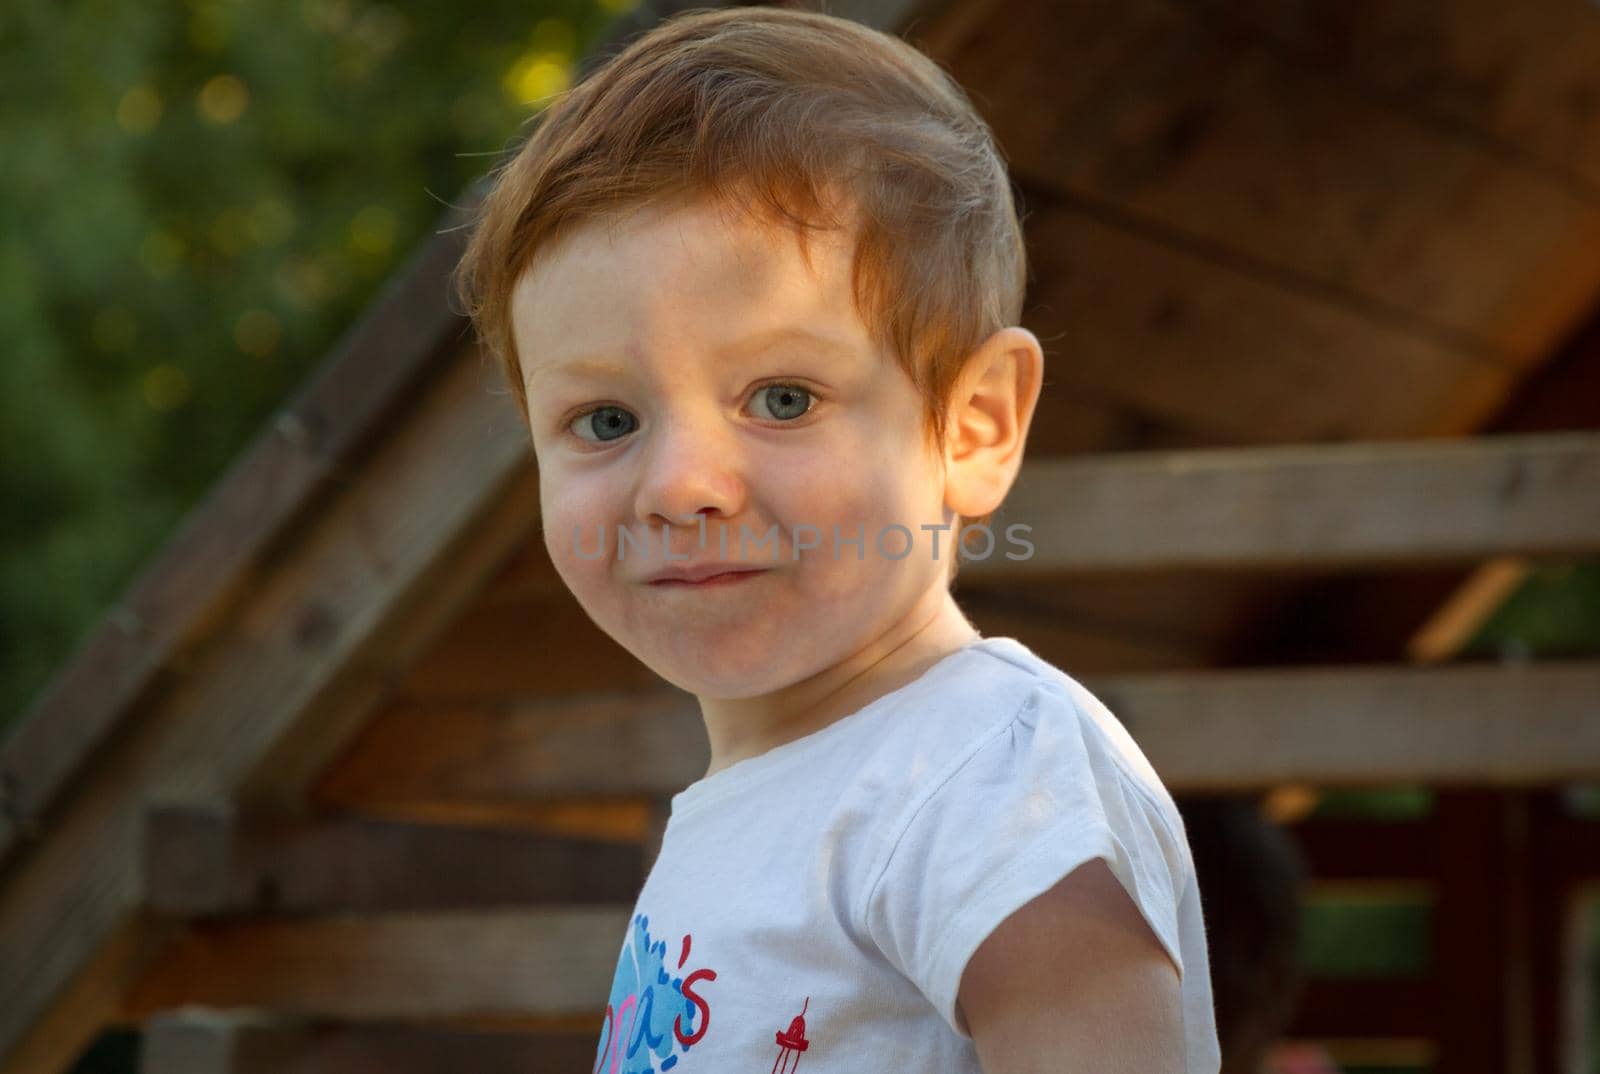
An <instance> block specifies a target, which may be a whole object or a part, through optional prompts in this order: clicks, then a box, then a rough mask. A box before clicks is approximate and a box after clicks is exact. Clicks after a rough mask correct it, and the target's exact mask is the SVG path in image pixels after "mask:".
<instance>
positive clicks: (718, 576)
mask: <svg viewBox="0 0 1600 1074" xmlns="http://www.w3.org/2000/svg"><path fill="white" fill-rule="evenodd" d="M766 573H767V571H766V568H764V567H762V568H758V569H755V570H749V569H745V570H731V571H718V572H717V573H715V574H706V575H702V576H700V577H692V576H691V577H684V576H674V575H663V576H662V577H659V578H652V579H650V584H651V585H652V586H656V587H659V588H662V589H668V588H672V589H712V588H716V587H720V586H730V585H738V584H739V583H740V582H745V581H749V580H750V579H752V578H755V577H757V576H758V575H762V574H766Z"/></svg>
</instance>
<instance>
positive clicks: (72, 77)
mask: <svg viewBox="0 0 1600 1074" xmlns="http://www.w3.org/2000/svg"><path fill="white" fill-rule="evenodd" d="M632 4H633V0H536V2H535V3H534V4H531V5H530V4H527V3H513V2H510V0H484V2H482V3H478V4H475V5H472V6H470V7H468V8H465V9H463V8H462V7H461V6H460V5H457V4H451V3H444V2H438V0H412V2H408V3H404V4H391V3H382V2H376V0H266V2H262V3H253V4H245V3H240V2H236V0H183V2H178V3H173V4H166V5H154V6H151V5H127V4H119V3H113V2H110V0H84V2H82V3H76V4H65V5H63V4H55V3H48V2H45V0H11V2H10V3H8V4H7V11H6V14H5V15H4V16H3V17H0V296H3V297H0V338H3V339H4V344H3V345H0V347H3V353H4V361H0V474H3V479H4V482H5V489H6V505H7V509H6V511H5V512H4V516H3V521H0V733H3V732H4V729H5V725H6V724H7V723H8V722H9V721H10V720H11V719H13V718H14V717H15V716H16V715H17V714H18V713H20V712H21V711H22V710H23V709H24V707H25V706H26V703H27V702H28V700H29V699H30V698H31V697H32V696H33V695H34V694H35V693H36V692H37V691H38V690H39V689H40V688H41V687H42V686H43V685H44V684H45V683H46V682H47V681H48V679H49V677H50V676H51V675H52V674H53V673H54V672H55V671H56V669H57V668H58V667H59V666H60V665H61V663H62V662H63V661H64V660H66V659H67V658H68V657H69V656H70V655H71V652H72V651H73V649H74V648H75V647H76V645H77V644H79V643H80V642H81V640H82V638H83V635H84V634H85V633H86V631H87V630H89V629H90V628H91V627H92V626H93V625H94V623H95V621H96V620H97V618H98V617H99V616H100V615H101V614H102V613H103V612H104V610H105V609H106V608H107V607H108V606H109V605H110V604H111V603H112V602H113V601H114V600H115V599H116V597H117V596H118V595H119V593H120V592H121V590H122V589H123V587H125V586H126V585H127V584H128V582H129V581H130V580H131V578H132V576H133V575H134V573H135V572H136V571H137V569H138V568H139V566H140V564H141V563H142V562H143V561H144V560H145V559H146V558H147V557H148V556H149V555H150V554H151V553H152V551H153V550H154V549H155V548H156V547H157V546H158V545H159V543H160V542H161V541H162V540H163V539H164V538H165V537H166V536H167V535H168V534H169V533H170V532H171V531H172V529H173V528H174V526H175V525H176V523H177V522H178V520H179V519H180V518H181V516H182V515H183V513H184V512H185V511H186V510H187V509H188V508H189V507H190V506H191V505H192V504H193V503H194V502H195V501H196V500H197V499H198V498H199V497H200V496H201V495H203V494H204V492H205V490H206V489H207V487H208V486H209V485H210V484H211V483H212V482H213V481H214V480H215V479H216V478H217V477H218V476H219V474H220V473H221V472H222V471H223V470H224V469H225V468H226V466H227V465H228V464H229V463H230V462H231V461H232V459H233V457H234V456H235V455H236V454H237V453H238V451H239V450H240V449H241V448H242V447H243V445H244V444H245V443H246V442H248V440H249V439H250V438H252V437H253V436H254V435H255V434H256V433H257V431H258V429H259V428H260V426H261V424H262V422H263V421H264V420H265V418H266V417H267V415H268V414H269V413H270V412H271V411H272V410H273V409H274V408H275V407H277V406H278V405H280V404H281V403H282V401H283V400H284V399H285V397H287V396H288V395H289V394H290V393H291V392H292V390H293V389H294V388H295V387H296V385H297V384H298V383H299V382H300V381H301V380H302V378H304V377H305V375H306V374H307V372H308V370H309V369H310V367H311V366H313V365H314V364H315V363H316V362H317V361H318V360H319V359H320V358H321V357H322V356H323V354H324V353H325V352H326V351H327V350H328V348H329V347H330V346H331V345H332V343H333V342H334V341H335V340H336V339H337V337H338V336H339V335H340V333H341V332H342V331H343V330H344V329H345V328H347V327H348V326H349V325H350V323H351V322H352V321H353V320H354V319H355V318H356V316H357V315H358V314H359V312H360V310H361V308H362V307H363V305H364V304H365V303H366V302H367V301H368V300H369V299H370V298H371V297H372V296H373V294H374V293H375V291H376V290H377V289H378V287H379V286H380V285H381V284H382V283H383V281H384V279H385V277H386V276H387V275H388V274H389V273H390V272H391V271H393V270H394V268H395V267H396V266H397V265H398V263H399V262H400V261H401V260H402V259H403V258H404V257H405V255H406V254H407V253H408V252H409V251H410V250H411V248H412V247H413V246H414V245H415V244H417V243H418V242H419V241H420V240H421V239H422V238H423V237H424V235H425V233H426V231H427V229H428V228H429V227H430V226H431V225H433V223H434V222H435V221H436V220H437V219H438V217H439V214H440V213H441V212H442V210H443V207H444V205H445V204H447V203H449V202H452V201H454V200H455V199H456V198H457V196H458V195H459V194H460V193H461V191H463V190H464V189H465V188H466V187H467V185H468V184H469V183H470V181H471V180H472V179H474V178H475V177H477V176H478V175H480V174H482V173H483V172H484V171H486V170H488V168H489V167H490V166H491V165H492V164H493V163H494V160H495V158H496V156H497V155H498V154H499V152H500V151H501V150H502V149H503V148H504V147H505V146H506V145H508V144H509V143H510V142H511V140H512V139H513V138H515V137H516V136H517V135H518V134H519V133H520V130H521V124H522V122H523V121H524V120H525V119H526V118H527V117H528V116H529V115H532V114H533V113H535V112H536V111H537V110H538V108H539V107H540V106H541V104H542V102H543V99H545V98H548V97H549V96H550V95H552V94H555V93H558V92H559V91H560V90H562V89H564V88H565V87H566V86H567V85H568V83H569V80H570V79H571V77H572V75H573V70H574V62H575V60H576V58H577V57H579V56H581V55H583V54H584V52H585V51H587V50H588V49H589V48H590V47H591V45H592V44H593V41H594V39H595V38H596V37H597V36H598V34H599V33H600V32H601V31H603V30H604V28H605V27H606V25H607V24H608V23H609V22H611V20H612V19H614V18H615V17H616V16H617V15H619V14H621V13H622V12H623V11H624V10H626V9H627V8H628V7H631V6H632Z"/></svg>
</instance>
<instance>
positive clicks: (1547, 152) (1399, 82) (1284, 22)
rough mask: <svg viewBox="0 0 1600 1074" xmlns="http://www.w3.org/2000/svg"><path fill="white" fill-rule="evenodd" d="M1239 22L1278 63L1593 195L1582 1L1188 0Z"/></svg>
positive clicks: (1596, 160)
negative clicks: (1345, 0)
mask: <svg viewBox="0 0 1600 1074" xmlns="http://www.w3.org/2000/svg"><path fill="white" fill-rule="evenodd" d="M1188 2H1189V3H1192V4H1194V5H1195V6H1197V7H1200V8H1203V9H1204V10H1205V12H1206V18H1207V19H1209V20H1212V21H1214V22H1221V23H1230V24H1234V25H1239V26H1243V27H1248V28H1249V29H1250V31H1252V32H1253V33H1254V34H1256V35H1258V36H1259V38H1260V39H1261V40H1263V41H1264V42H1267V43H1268V44H1269V46H1270V47H1272V48H1273V49H1274V50H1275V51H1277V52H1278V53H1279V54H1280V55H1283V56H1284V57H1285V58H1286V59H1287V60H1288V62H1291V63H1294V64H1297V65H1300V66H1303V67H1305V68H1306V69H1308V70H1313V71H1316V72H1318V73H1320V74H1323V75H1325V76H1326V77H1329V78H1332V79H1336V80H1338V81H1341V82H1345V83H1348V84H1352V85H1355V86H1358V87H1360V88H1361V89H1362V90H1363V91H1364V92H1367V93H1369V94H1372V95H1374V96H1375V97H1377V98H1378V99H1379V100H1381V101H1382V103H1383V104H1384V105H1386V106H1387V107H1389V108H1391V109H1393V110H1395V111H1397V112H1406V113H1410V114H1412V115H1414V116H1416V117H1418V118H1419V119H1422V120H1424V121H1426V122H1429V123H1432V124H1434V125H1436V126H1439V127H1441V128H1445V129H1456V130H1459V131H1461V132H1462V133H1463V134H1464V135H1466V136H1471V137H1477V138H1479V139H1481V140H1482V141H1483V142H1484V143H1485V145H1486V146H1488V147H1489V148H1491V149H1493V150H1494V151H1496V152H1497V153H1499V154H1500V155H1503V156H1507V157H1511V158H1514V159H1516V160H1518V161H1520V162H1523V163H1525V164H1526V165H1527V166H1529V167H1533V168H1537V169H1540V170H1543V171H1545V172H1546V173H1547V174H1549V175H1551V177H1552V178H1555V179H1557V180H1558V181H1563V182H1567V183H1569V184H1570V185H1571V186H1573V188H1574V189H1575V190H1576V191H1577V192H1579V193H1580V194H1584V193H1589V194H1596V193H1600V109H1597V108H1595V107H1593V106H1592V103H1591V104H1590V105H1589V106H1587V107H1586V105H1585V102H1593V101H1595V100H1600V60H1597V57H1600V19H1596V18H1595V15H1594V9H1593V6H1592V5H1590V4H1587V3H1571V2H1568V0H1527V2H1525V3H1521V4H1518V5H1517V6H1516V8H1515V9H1511V8H1509V7H1507V6H1506V5H1504V4H1500V3H1496V2H1495V0H1420V2H1414V3H1407V4H1328V3H1319V2H1317V0H1227V2H1222V0H1188Z"/></svg>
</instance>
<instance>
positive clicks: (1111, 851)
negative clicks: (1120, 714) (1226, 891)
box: [863, 683, 1192, 1038]
mask: <svg viewBox="0 0 1600 1074" xmlns="http://www.w3.org/2000/svg"><path fill="white" fill-rule="evenodd" d="M1090 701H1091V703H1093V704H1098V702H1097V701H1094V700H1093V699H1092V698H1091V699H1090ZM1106 719H1109V717H1108V716H1106V715H1104V714H1102V715H1101V716H1099V717H1096V716H1091V715H1090V713H1089V711H1087V708H1086V706H1085V705H1084V704H1082V703H1080V702H1079V700H1078V699H1076V698H1075V697H1074V696H1073V695H1072V694H1070V693H1069V692H1068V691H1067V690H1066V689H1065V688H1064V687H1061V686H1059V685H1058V684H1055V683H1040V684H1038V685H1037V686H1035V687H1034V688H1033V689H1032V690H1031V691H1030V692H1029V693H1028V696H1027V698H1026V699H1025V700H1024V702H1023V703H1022V706H1021V709H1020V711H1018V712H1017V713H1016V714H1015V716H1014V717H1013V718H1011V719H1010V720H1002V721H1001V722H999V724H998V725H997V726H996V727H994V728H993V729H991V730H988V731H985V732H984V733H983V734H982V735H981V736H980V737H979V739H978V741H976V742H975V743H972V744H970V745H968V746H966V747H963V749H962V751H960V752H959V753H958V754H957V755H956V756H955V757H954V758H952V759H951V761H950V762H949V763H948V764H947V765H946V766H945V768H944V770H943V771H940V772H934V773H929V778H928V779H927V784H926V786H925V787H923V788H921V789H920V790H919V792H918V795H917V796H916V797H913V798H912V799H911V805H910V807H909V809H908V813H909V819H907V820H904V821H903V822H901V823H902V830H901V831H900V832H899V834H898V836H896V837H892V838H891V840H890V843H889V846H890V849H889V851H888V855H887V860H886V861H885V863H884V865H883V867H882V868H881V870H879V871H878V872H877V876H876V879H875V880H874V881H872V882H871V883H870V884H869V888H868V893H867V895H866V897H865V902H864V904H863V907H864V908H863V925H864V928H865V931H866V934H867V936H868V937H869V938H870V939H871V941H872V942H873V943H874V944H875V945H876V946H877V947H878V949H879V950H881V951H882V952H883V954H884V957H885V958H887V959H888V960H889V961H890V963H892V964H893V965H894V966H895V967H896V968H897V969H899V970H900V971H901V972H902V973H904V974H905V975H906V976H907V977H908V978H909V979H910V980H911V981H912V982H913V983H915V984H916V986H917V987H918V988H919V989H921V991H922V992H923V994H924V995H926V996H927V997H928V999H929V1000H930V1001H931V1002H932V1003H933V1005H934V1006H935V1007H936V1008H937V1009H938V1011H939V1012H940V1014H941V1015H943V1017H944V1019H945V1021H946V1022H948V1023H949V1025H950V1027H951V1028H952V1029H953V1030H955V1032H957V1033H958V1034H960V1035H961V1036H963V1037H968V1038H970V1037H971V1033H970V1032H969V1031H968V1030H967V1028H966V1027H965V1026H963V1025H961V1024H959V1022H958V1018H957V1012H956V1000H957V998H958V992H959V990H960V986H961V975H962V973H963V971H964V970H965V969H966V965H967V962H968V960H969V959H970V958H971V957H972V955H973V953H974V952H975V951H977V949H978V947H979V945H980V944H982V942H983V941H984V940H985V939H986V938H987V937H988V936H989V934H990V933H991V932H993V931H994V929H995V928H996V927H997V926H998V925H999V924H1000V922H1002V921H1004V920H1005V919H1006V918H1007V917H1009V916H1010V915H1011V914H1012V913H1013V912H1015V911H1016V910H1018V909H1020V908H1021V907H1022V906H1024V905H1025V904H1027V903H1028V902H1029V901H1031V900H1032V899H1033V898H1034V897H1036V896H1038V895H1040V894H1042V893H1044V892H1045V891H1048V890H1049V889H1050V888H1051V887H1053V886H1054V885H1055V884H1056V882H1057V881H1059V880H1060V879H1061V878H1062V877H1064V876H1066V875H1067V874H1068V873H1070V872H1071V871H1072V870H1073V869H1075V868H1077V867H1078V866H1079V865H1082V864H1084V863H1085V862H1087V861H1090V860H1091V859H1094V858H1102V859H1104V860H1105V862H1106V864H1107V865H1108V866H1109V867H1110V869H1111V872H1112V873H1113V874H1115V875H1116V877H1117V879H1118V880H1120V881H1121V882H1122V886H1123V887H1124V888H1125V889H1126V890H1127V892H1128V894H1129V895H1130V896H1131V897H1132V899H1133V902H1134V903H1135V905H1137V906H1138V908H1139V910H1140V912H1141V913H1142V914H1143V915H1144V918H1145V920H1146V921H1147V922H1148V923H1149V924H1150V927H1151V930H1152V931H1153V932H1154V933H1155V935H1156V937H1157V938H1158V939H1159V940H1160V941H1161V944H1162V946H1163V947H1164V948H1165V949H1166V951H1167V954H1168V955H1169V956H1170V957H1171V959H1172V962H1173V965H1174V966H1176V967H1177V969H1178V974H1179V977H1180V979H1181V978H1182V974H1183V968H1184V967H1183V960H1182V954H1181V947H1180V940H1179V931H1178V907H1179V905H1180V902H1181V900H1182V897H1183V894H1184V890H1185V885H1186V882H1187V877H1188V876H1189V874H1190V873H1191V872H1192V866H1191V865H1190V864H1189V861H1190V859H1189V856H1188V854H1187V844H1186V843H1185V842H1184V837H1183V834H1182V820H1181V818H1179V817H1178V816H1177V811H1176V808H1175V807H1174V806H1172V804H1171V802H1172V800H1171V798H1170V796H1168V795H1167V792H1166V791H1165V789H1164V788H1162V787H1160V785H1159V783H1157V784H1156V786H1155V787H1154V788H1152V787H1151V786H1150V785H1149V783H1148V782H1147V780H1151V779H1154V778H1155V777H1154V773H1153V772H1152V771H1151V770H1150V769H1149V768H1148V762H1146V761H1144V759H1143V756H1142V754H1140V755H1139V756H1138V758H1137V760H1131V761H1130V760H1129V758H1128V756H1127V752H1128V751H1136V750H1137V747H1136V746H1133V745H1132V739H1131V738H1130V737H1128V736H1127V733H1126V731H1125V730H1123V729H1122V728H1121V725H1120V724H1118V725H1116V727H1115V731H1114V733H1108V731H1107V729H1106V727H1105V726H1104V725H1103V722H1102V721H1104V720H1106ZM1141 768H1142V769H1143V770H1144V771H1145V772H1148V773H1149V775H1148V776H1141V775H1136V774H1135V773H1136V772H1137V771H1139V770H1140V769H1141ZM1169 810H1170V811H1171V815H1170V816H1169V815H1168V811H1169ZM1174 825H1177V827H1176V829H1174ZM1063 972H1066V970H1065V969H1064V971H1063Z"/></svg>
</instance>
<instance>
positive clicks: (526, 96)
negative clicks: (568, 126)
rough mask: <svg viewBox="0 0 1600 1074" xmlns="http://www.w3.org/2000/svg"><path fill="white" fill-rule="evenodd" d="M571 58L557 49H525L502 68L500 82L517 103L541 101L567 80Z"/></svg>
mask: <svg viewBox="0 0 1600 1074" xmlns="http://www.w3.org/2000/svg"><path fill="white" fill-rule="evenodd" d="M571 79H572V62H571V60H570V59H568V58H567V57H566V56H563V55H561V54H560V53H550V52H528V53H524V54H523V55H521V56H519V57H518V58H517V61H516V62H515V63H513V64H512V65H511V70H509V71H507V72H506V77H505V79H504V82H503V85H504V86H505V90H506V92H507V93H508V94H510V95H511V99H512V100H513V101H515V102H516V103H517V104H541V103H543V102H545V101H546V100H547V99H548V98H550V97H553V96H555V95H557V94H559V93H562V92H563V91H565V90H566V88H567V87H568V85H570V84H571Z"/></svg>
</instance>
